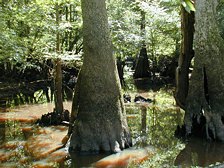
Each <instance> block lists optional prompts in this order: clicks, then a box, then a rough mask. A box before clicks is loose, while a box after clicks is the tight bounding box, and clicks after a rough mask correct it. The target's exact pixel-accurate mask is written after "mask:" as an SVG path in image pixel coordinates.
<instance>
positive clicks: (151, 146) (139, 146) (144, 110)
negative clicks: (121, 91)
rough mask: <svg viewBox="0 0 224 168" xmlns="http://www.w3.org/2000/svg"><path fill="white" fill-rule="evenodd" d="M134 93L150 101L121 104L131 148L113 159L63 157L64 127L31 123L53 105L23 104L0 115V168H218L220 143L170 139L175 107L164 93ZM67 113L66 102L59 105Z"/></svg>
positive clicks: (177, 120) (223, 147)
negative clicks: (128, 131) (128, 129)
mask: <svg viewBox="0 0 224 168" xmlns="http://www.w3.org/2000/svg"><path fill="white" fill-rule="evenodd" d="M138 93H139V94H140V95H142V96H143V97H146V98H150V99H152V102H151V103H144V102H139V103H134V102H133V99H134V97H135V93H130V95H131V98H132V102H131V103H126V104H125V106H126V111H127V120H128V124H129V127H130V129H131V132H132V136H133V142H134V147H133V148H131V149H127V150H124V151H122V152H121V153H118V154H113V155H109V156H106V155H92V156H77V155H75V154H71V155H70V156H69V157H68V151H67V148H63V147H62V144H61V140H62V139H63V137H64V136H65V135H66V133H67V127H66V126H51V127H38V126H36V125H35V124H34V122H35V121H36V120H37V119H38V118H40V117H41V115H42V114H45V113H47V112H50V111H52V109H53V107H54V104H51V103H48V104H36V105H23V106H18V107H16V108H11V109H1V112H0V168H30V167H33V168H51V167H60V168H67V167H71V168H79V167H100V168H101V167H127V166H129V167H144V168H145V167H146V168H147V167H175V166H178V167H191V166H201V167H206V166H209V165H210V166H211V165H216V166H215V167H221V164H222V163H224V144H221V143H208V142H206V141H202V140H197V139H191V140H190V141H188V142H185V143H184V142H182V141H180V140H179V139H177V138H175V137H174V131H175V129H176V126H177V125H178V124H182V121H183V112H182V111H180V110H179V109H178V108H176V107H175V106H174V100H173V99H172V96H171V94H169V93H168V92H167V91H165V90H159V91H154V92H152V91H151V92H144V91H141V90H139V91H138ZM64 106H65V109H71V102H66V103H65V104H64Z"/></svg>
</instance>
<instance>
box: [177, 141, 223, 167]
mask: <svg viewBox="0 0 224 168" xmlns="http://www.w3.org/2000/svg"><path fill="white" fill-rule="evenodd" d="M223 151H224V144H223V143H218V142H212V143H209V142H206V141H202V140H201V139H197V138H192V139H191V140H190V141H189V142H188V143H187V145H186V147H185V148H184V149H183V150H182V151H181V152H180V153H179V155H178V156H177V157H176V160H175V165H176V166H180V165H181V166H183V167H190V166H202V167H207V166H209V165H211V164H215V163H217V162H220V163H222V162H223V161H224V155H223Z"/></svg>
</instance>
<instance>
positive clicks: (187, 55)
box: [174, 6, 194, 109]
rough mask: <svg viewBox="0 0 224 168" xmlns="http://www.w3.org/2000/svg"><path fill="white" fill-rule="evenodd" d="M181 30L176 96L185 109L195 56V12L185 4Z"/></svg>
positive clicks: (178, 102)
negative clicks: (190, 72) (189, 10)
mask: <svg viewBox="0 0 224 168" xmlns="http://www.w3.org/2000/svg"><path fill="white" fill-rule="evenodd" d="M181 30H182V41H181V53H180V57H179V60H178V67H177V69H176V91H175V95H174V97H175V100H176V102H177V105H178V106H180V107H181V108H183V109H184V108H185V105H186V97H187V94H188V88H189V77H188V76H189V67H190V65H191V60H192V58H193V57H194V51H193V36H194V12H193V11H191V13H188V12H187V11H186V10H185V9H184V7H183V6H182V7H181Z"/></svg>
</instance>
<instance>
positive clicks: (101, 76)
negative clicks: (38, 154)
mask: <svg viewBox="0 0 224 168" xmlns="http://www.w3.org/2000/svg"><path fill="white" fill-rule="evenodd" d="M81 3H82V4H81V5H82V14H83V35H84V37H83V40H84V60H83V66H82V68H81V70H80V73H79V76H78V81H77V85H76V88H75V95H74V98H73V107H72V114H71V124H73V121H74V120H75V123H74V126H73V131H72V132H73V134H72V137H71V140H70V148H71V149H73V150H76V151H80V152H99V151H107V152H108V151H109V152H117V151H119V150H121V149H124V148H126V147H129V146H130V145H131V137H130V133H129V130H128V126H127V121H126V113H125V109H124V105H123V100H122V95H121V86H120V82H119V77H118V72H117V69H116V63H115V58H114V57H113V54H112V44H111V39H110V35H109V34H110V33H109V28H108V20H107V11H106V4H105V0H91V1H88V0H82V2H81Z"/></svg>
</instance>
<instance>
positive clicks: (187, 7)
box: [181, 0, 195, 13]
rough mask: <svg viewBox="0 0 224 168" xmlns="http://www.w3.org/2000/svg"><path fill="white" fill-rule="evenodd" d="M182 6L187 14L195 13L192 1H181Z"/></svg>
mask: <svg viewBox="0 0 224 168" xmlns="http://www.w3.org/2000/svg"><path fill="white" fill-rule="evenodd" d="M181 3H182V5H183V7H184V8H185V10H186V11H187V12H188V13H191V11H193V12H195V7H194V1H193V0H182V2H181Z"/></svg>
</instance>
